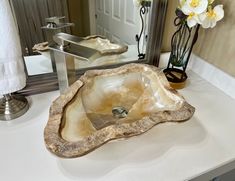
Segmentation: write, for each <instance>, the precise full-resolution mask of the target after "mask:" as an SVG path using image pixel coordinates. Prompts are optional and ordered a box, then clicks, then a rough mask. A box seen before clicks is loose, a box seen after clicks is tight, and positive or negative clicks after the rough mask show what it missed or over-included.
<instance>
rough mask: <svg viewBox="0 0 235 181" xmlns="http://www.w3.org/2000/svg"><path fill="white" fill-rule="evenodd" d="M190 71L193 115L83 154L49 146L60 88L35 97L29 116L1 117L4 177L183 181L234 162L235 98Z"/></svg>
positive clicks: (187, 93)
mask: <svg viewBox="0 0 235 181" xmlns="http://www.w3.org/2000/svg"><path fill="white" fill-rule="evenodd" d="M188 75H189V85H188V86H187V87H186V88H185V89H184V90H181V91H180V93H181V94H182V95H183V96H184V97H185V98H186V100H187V101H188V102H189V103H190V104H191V105H193V106H195V107H196V112H195V114H194V116H193V118H192V119H191V120H189V121H187V122H184V123H180V124H177V123H167V124H162V125H158V126H156V127H154V128H153V129H151V130H150V131H149V132H147V133H146V134H143V135H141V136H138V137H132V138H130V139H128V140H124V141H119V142H111V143H108V144H106V145H104V146H102V147H101V148H99V149H97V150H95V151H94V152H92V153H90V154H88V155H86V156H83V157H81V158H77V159H60V158H57V157H55V156H53V155H52V154H51V153H49V152H48V151H47V150H46V148H45V145H44V140H43V129H44V127H45V125H46V123H47V119H48V111H49V106H50V104H51V102H52V101H53V100H54V99H55V98H56V97H57V96H58V95H59V92H58V91H56V92H50V93H46V94H41V95H35V96H31V97H29V99H30V102H31V107H30V109H29V111H28V112H27V113H26V114H25V115H24V116H22V117H20V118H18V119H16V120H13V121H12V122H0V180H1V181H16V180H20V181H39V180H40V181H47V180H48V181H66V180H102V181H106V180H107V181H111V180H112V181H114V180H117V181H120V180H122V181H125V180H128V181H131V180H134V181H138V180H140V181H143V180H146V181H148V180H153V181H158V180H159V181H165V180H166V181H171V180H172V181H180V180H188V179H190V178H194V177H197V176H198V175H201V174H204V173H206V172H208V171H211V170H213V169H215V168H218V167H220V166H222V165H225V166H226V165H229V164H232V163H233V162H232V161H233V160H234V159H235V117H234V112H235V100H234V99H232V98H230V97H229V96H227V95H225V94H224V93H223V92H222V91H221V90H219V89H217V88H215V87H214V86H212V85H211V84H209V83H208V82H206V81H204V80H202V79H201V78H200V77H199V76H198V75H196V74H195V73H193V72H189V74H188ZM223 171H228V170H226V169H225V168H224V170H223ZM213 174H214V173H213ZM213 174H212V175H213ZM216 174H218V172H217V173H216ZM205 178H206V177H204V179H205ZM201 179H202V177H201Z"/></svg>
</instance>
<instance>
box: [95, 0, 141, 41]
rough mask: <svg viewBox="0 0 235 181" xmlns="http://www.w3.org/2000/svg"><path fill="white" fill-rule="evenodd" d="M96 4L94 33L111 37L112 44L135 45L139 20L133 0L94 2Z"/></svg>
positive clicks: (101, 0) (100, 0)
mask: <svg viewBox="0 0 235 181" xmlns="http://www.w3.org/2000/svg"><path fill="white" fill-rule="evenodd" d="M96 3H97V4H96V7H97V9H96V16H97V18H96V27H98V28H97V32H96V33H97V34H100V35H103V36H106V37H107V38H109V39H110V37H112V38H111V41H114V42H119V43H123V44H128V45H135V44H136V40H135V35H136V34H138V33H139V31H140V18H139V16H138V13H139V11H138V9H137V8H136V7H135V6H134V4H133V0H96ZM101 6H102V7H101ZM101 29H102V30H101Z"/></svg>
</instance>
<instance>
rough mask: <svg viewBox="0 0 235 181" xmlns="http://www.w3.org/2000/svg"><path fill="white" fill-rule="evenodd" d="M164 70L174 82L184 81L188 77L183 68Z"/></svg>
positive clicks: (169, 79) (167, 76) (168, 78)
mask: <svg viewBox="0 0 235 181" xmlns="http://www.w3.org/2000/svg"><path fill="white" fill-rule="evenodd" d="M163 72H164V74H165V75H166V78H167V80H168V81H170V82H174V83H181V82H184V81H186V79H187V78H188V76H187V74H186V73H185V72H184V71H183V70H180V69H176V68H167V69H164V70H163Z"/></svg>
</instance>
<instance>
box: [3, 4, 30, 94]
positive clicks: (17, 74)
mask: <svg viewBox="0 0 235 181" xmlns="http://www.w3.org/2000/svg"><path fill="white" fill-rule="evenodd" d="M25 85H26V76H25V71H24V64H23V58H22V52H21V46H20V38H19V33H18V29H17V27H16V23H15V21H14V18H13V14H12V10H11V7H10V4H9V0H0V95H3V94H7V93H12V92H15V91H17V90H20V89H22V88H24V87H25Z"/></svg>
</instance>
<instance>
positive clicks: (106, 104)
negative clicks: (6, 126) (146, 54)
mask: <svg viewBox="0 0 235 181" xmlns="http://www.w3.org/2000/svg"><path fill="white" fill-rule="evenodd" d="M194 111H195V108H194V107H193V106H191V105H190V104H188V103H187V102H186V101H185V99H184V98H183V97H182V96H181V95H179V93H177V91H176V90H174V89H172V88H171V87H170V86H169V83H168V82H167V80H166V77H165V75H164V73H163V72H162V71H161V70H159V69H158V68H156V67H154V66H150V65H144V64H128V65H124V66H122V67H119V68H115V69H107V70H90V71H87V72H86V73H85V74H84V75H83V76H82V77H81V78H80V79H79V80H78V81H76V82H75V83H74V84H73V85H72V86H71V87H70V88H69V89H68V90H67V92H66V93H65V94H63V95H61V96H60V97H58V98H57V99H56V100H55V101H54V102H53V104H52V105H51V108H50V114H49V120H48V123H47V125H46V127H45V130H44V139H45V144H46V147H47V148H48V150H49V151H51V152H52V153H53V154H55V155H57V156H59V157H64V158H74V157H80V156H83V155H85V154H87V153H89V152H91V151H93V150H95V149H96V148H98V147H100V146H102V145H103V144H105V143H107V142H109V141H110V140H115V139H120V138H128V137H131V136H137V135H141V134H142V133H144V132H146V131H148V130H149V129H151V128H152V127H154V126H155V125H157V124H160V123H164V122H183V121H186V120H188V119H190V118H191V117H192V116H193V114H194Z"/></svg>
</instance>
